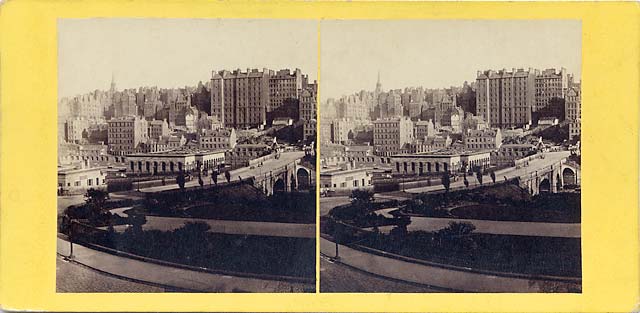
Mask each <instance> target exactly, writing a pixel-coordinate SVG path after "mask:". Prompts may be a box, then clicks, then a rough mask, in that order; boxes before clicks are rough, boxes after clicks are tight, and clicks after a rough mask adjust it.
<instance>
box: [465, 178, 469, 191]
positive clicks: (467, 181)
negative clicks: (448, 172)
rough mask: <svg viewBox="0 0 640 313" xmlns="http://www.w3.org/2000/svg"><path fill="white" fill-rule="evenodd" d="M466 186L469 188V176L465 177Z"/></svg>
mask: <svg viewBox="0 0 640 313" xmlns="http://www.w3.org/2000/svg"><path fill="white" fill-rule="evenodd" d="M464 186H465V187H467V188H469V180H467V176H465V177H464Z"/></svg>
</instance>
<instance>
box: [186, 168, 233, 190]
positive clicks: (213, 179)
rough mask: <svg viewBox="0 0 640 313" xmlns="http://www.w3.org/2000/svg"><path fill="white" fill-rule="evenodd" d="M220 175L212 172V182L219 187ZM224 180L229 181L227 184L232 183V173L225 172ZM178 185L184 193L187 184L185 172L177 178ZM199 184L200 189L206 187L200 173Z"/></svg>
mask: <svg viewBox="0 0 640 313" xmlns="http://www.w3.org/2000/svg"><path fill="white" fill-rule="evenodd" d="M218 175H220V173H219V172H218V171H212V172H211V181H212V182H213V184H214V185H218ZM224 178H225V179H226V180H227V183H230V182H231V173H230V172H229V171H226V172H224ZM176 183H177V184H178V187H180V190H183V191H184V188H185V183H186V176H185V175H184V172H180V173H179V174H178V176H177V177H176ZM198 184H199V185H200V187H204V180H203V179H202V174H200V173H198Z"/></svg>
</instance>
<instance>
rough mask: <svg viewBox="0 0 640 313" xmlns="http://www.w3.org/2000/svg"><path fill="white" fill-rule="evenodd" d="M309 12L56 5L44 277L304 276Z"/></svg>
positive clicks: (300, 281)
mask: <svg viewBox="0 0 640 313" xmlns="http://www.w3.org/2000/svg"><path fill="white" fill-rule="evenodd" d="M317 25H318V23H317V21H313V20H309V21H302V20H269V19H261V20H257V19H256V20H248V19H228V20H225V19H142V18H140V19H121V18H95V19H58V21H57V27H58V29H57V32H58V136H57V138H58V156H57V157H58V160H57V164H58V167H57V171H58V186H57V221H58V233H57V258H56V291H57V292H71V293H81V292H90V293H99V292H117V293H122V292H223V293H228V292H260V293H276V292H278V293H280V292H284V293H302V292H315V291H316V259H317V258H316V239H315V237H316V187H315V186H316V128H317V127H316V125H317V116H316V107H317V106H316V99H317V94H318V82H317V81H316V77H317V71H318V63H317V62H318V36H317V27H318V26H317Z"/></svg>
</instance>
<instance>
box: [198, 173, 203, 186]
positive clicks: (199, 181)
mask: <svg viewBox="0 0 640 313" xmlns="http://www.w3.org/2000/svg"><path fill="white" fill-rule="evenodd" d="M198 184H200V188H202V187H204V181H203V180H202V175H200V174H198Z"/></svg>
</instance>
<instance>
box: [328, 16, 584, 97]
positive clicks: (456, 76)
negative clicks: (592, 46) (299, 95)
mask: <svg viewBox="0 0 640 313" xmlns="http://www.w3.org/2000/svg"><path fill="white" fill-rule="evenodd" d="M417 34H419V35H417ZM380 38H384V39H386V40H387V41H386V42H385V41H382V40H380ZM581 38H582V36H581V22H580V21H567V20H563V21H560V20H546V21H513V20H511V21H452V20H451V21H323V22H322V23H321V42H322V44H321V48H320V49H321V63H320V65H321V73H322V81H321V82H320V84H321V92H320V97H321V101H322V102H324V101H326V100H327V99H329V98H340V97H341V96H344V95H349V94H353V93H356V92H359V91H360V90H367V91H373V90H374V88H375V86H376V81H377V77H378V73H379V75H380V81H381V83H382V87H383V89H384V90H389V89H404V88H405V87H425V88H448V87H451V86H461V85H462V84H463V83H464V82H465V81H467V82H469V83H471V82H473V81H475V79H476V73H477V71H484V70H500V69H503V68H505V69H507V70H511V69H512V68H516V69H518V68H524V69H528V68H530V67H531V68H534V69H539V70H544V69H547V68H556V69H560V68H561V67H564V68H566V69H567V71H568V73H570V74H573V75H574V79H575V80H576V81H580V77H581V60H582V58H581ZM428 42H431V43H432V44H429V43H428ZM398 47H402V49H398ZM461 47H464V48H465V49H461ZM434 48H435V49H434ZM371 64H374V66H371ZM479 64H481V65H479Z"/></svg>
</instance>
